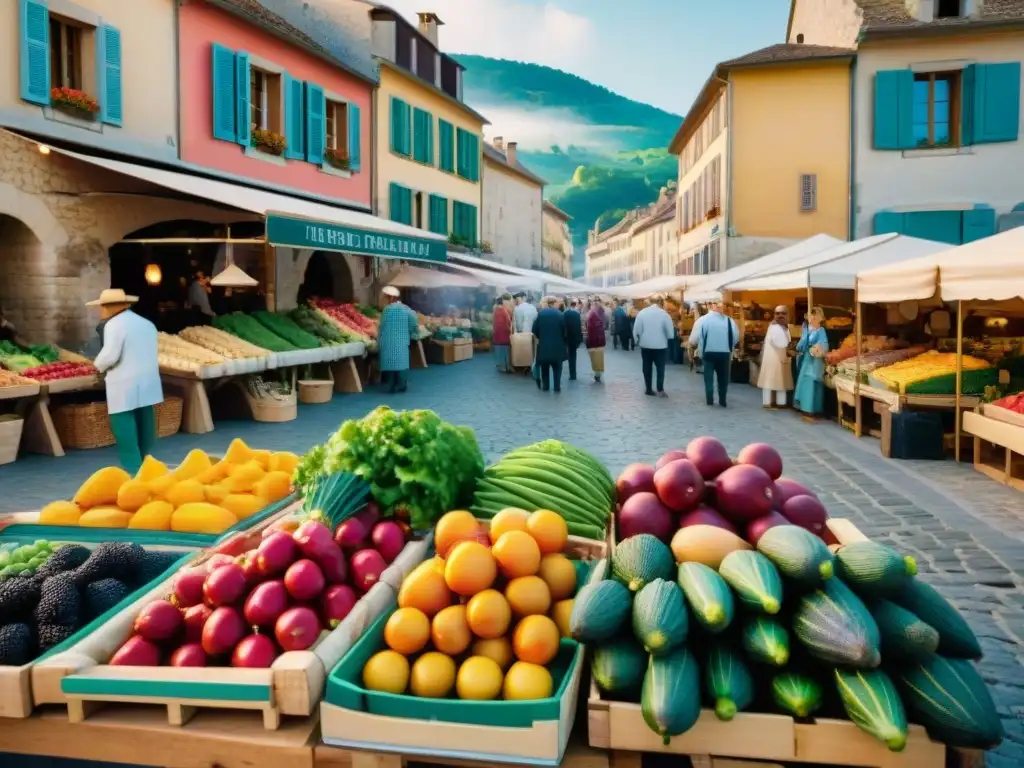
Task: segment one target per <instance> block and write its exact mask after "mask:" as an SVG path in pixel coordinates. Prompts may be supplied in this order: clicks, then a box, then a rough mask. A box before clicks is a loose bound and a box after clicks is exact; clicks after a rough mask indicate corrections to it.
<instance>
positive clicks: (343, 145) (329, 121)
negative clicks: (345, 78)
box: [324, 100, 349, 154]
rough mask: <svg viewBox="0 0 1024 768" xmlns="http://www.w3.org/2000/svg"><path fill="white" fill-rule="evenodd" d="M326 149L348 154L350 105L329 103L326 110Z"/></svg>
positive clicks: (341, 102) (339, 102) (338, 102)
mask: <svg viewBox="0 0 1024 768" xmlns="http://www.w3.org/2000/svg"><path fill="white" fill-rule="evenodd" d="M324 137H325V139H324V140H325V141H326V144H325V145H324V149H333V150H337V151H341V152H344V153H346V154H347V153H348V148H349V147H348V104H346V103H345V102H343V101H330V100H328V101H327V104H326V106H325V108H324Z"/></svg>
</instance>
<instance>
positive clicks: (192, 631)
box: [185, 603, 213, 643]
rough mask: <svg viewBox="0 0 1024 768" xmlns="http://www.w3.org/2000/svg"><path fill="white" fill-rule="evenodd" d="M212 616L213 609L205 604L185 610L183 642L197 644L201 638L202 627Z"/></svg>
mask: <svg viewBox="0 0 1024 768" xmlns="http://www.w3.org/2000/svg"><path fill="white" fill-rule="evenodd" d="M212 615H213V608H211V607H210V606H208V605H206V603H199V605H193V606H192V607H191V608H187V609H185V642H187V643H198V642H199V641H200V640H201V639H202V637H203V625H205V624H206V620H207V619H208V618H210V617H211V616H212Z"/></svg>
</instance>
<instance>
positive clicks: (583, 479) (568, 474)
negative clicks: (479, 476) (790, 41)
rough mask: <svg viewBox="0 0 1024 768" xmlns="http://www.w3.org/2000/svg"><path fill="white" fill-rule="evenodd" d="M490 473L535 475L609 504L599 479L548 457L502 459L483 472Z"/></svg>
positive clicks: (600, 503) (601, 502)
mask: <svg viewBox="0 0 1024 768" xmlns="http://www.w3.org/2000/svg"><path fill="white" fill-rule="evenodd" d="M492 473H493V474H495V475H498V476H499V477H500V476H509V477H520V476H522V477H535V478H536V479H538V480H541V481H543V482H549V483H551V484H552V485H557V486H558V487H560V488H564V489H566V490H570V491H571V490H574V489H575V490H578V491H580V492H585V493H586V495H587V496H588V497H589V498H591V499H592V500H593V501H594V502H595V503H596V504H599V505H607V504H609V501H608V490H607V488H604V487H602V485H601V481H599V480H597V479H596V478H595V477H594V476H593V474H591V473H587V472H581V471H579V470H578V469H575V468H571V467H566V465H565V464H559V463H558V462H556V461H553V460H551V459H549V458H543V459H541V458H537V459H519V458H512V459H502V460H501V461H499V462H498V463H497V464H495V465H494V466H492V467H488V469H487V471H486V472H485V474H492Z"/></svg>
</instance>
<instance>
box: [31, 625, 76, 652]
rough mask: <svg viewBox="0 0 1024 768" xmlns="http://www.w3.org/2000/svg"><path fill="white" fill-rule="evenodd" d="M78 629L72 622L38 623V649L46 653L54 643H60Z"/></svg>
mask: <svg viewBox="0 0 1024 768" xmlns="http://www.w3.org/2000/svg"><path fill="white" fill-rule="evenodd" d="M77 631H78V629H77V628H76V627H75V626H74V625H72V624H40V625H39V650H40V652H42V653H46V652H47V651H48V650H50V649H51V648H53V647H54V646H56V645H60V644H61V643H63V642H64V641H65V640H67V639H68V638H69V637H71V636H72V635H73V634H75V632H77Z"/></svg>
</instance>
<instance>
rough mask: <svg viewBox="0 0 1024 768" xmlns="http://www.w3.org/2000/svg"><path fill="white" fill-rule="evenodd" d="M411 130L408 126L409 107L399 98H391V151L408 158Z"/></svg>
mask: <svg viewBox="0 0 1024 768" xmlns="http://www.w3.org/2000/svg"><path fill="white" fill-rule="evenodd" d="M411 136H412V130H411V126H410V124H409V105H408V104H406V103H405V102H404V101H402V100H401V99H399V98H396V97H394V96H392V97H391V151H392V152H395V153H397V154H399V155H405V156H406V157H408V156H409V154H410V152H411V149H412V148H411V147H410V144H411V143H412V140H411Z"/></svg>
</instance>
